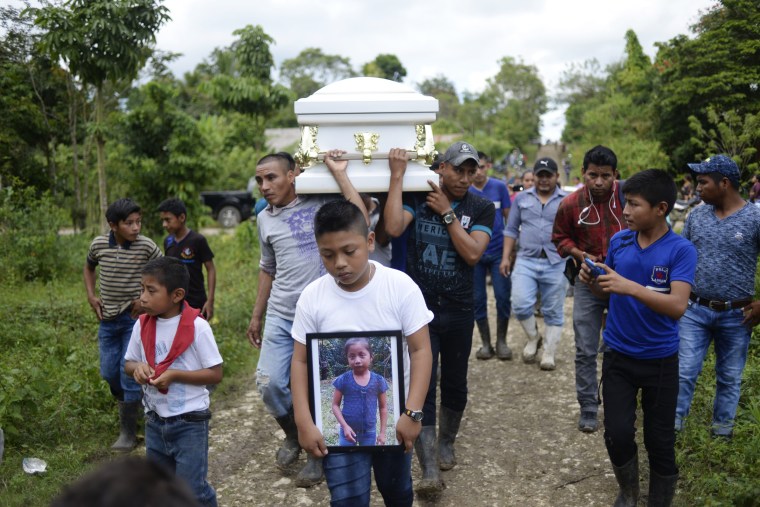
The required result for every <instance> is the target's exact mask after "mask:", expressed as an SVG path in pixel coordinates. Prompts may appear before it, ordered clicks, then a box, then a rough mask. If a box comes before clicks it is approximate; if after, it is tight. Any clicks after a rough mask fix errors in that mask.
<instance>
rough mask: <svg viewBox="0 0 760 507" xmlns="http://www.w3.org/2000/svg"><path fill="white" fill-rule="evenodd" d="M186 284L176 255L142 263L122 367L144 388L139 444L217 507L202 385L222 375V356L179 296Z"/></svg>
mask: <svg viewBox="0 0 760 507" xmlns="http://www.w3.org/2000/svg"><path fill="white" fill-rule="evenodd" d="M189 283H190V275H189V274H188V272H187V268H186V267H185V265H184V264H182V262H181V261H180V260H179V259H176V258H173V257H161V258H159V259H155V260H153V261H151V262H148V263H147V264H146V265H145V267H144V268H143V270H142V281H141V286H142V292H141V293H140V303H141V304H142V307H143V308H144V309H145V313H146V314H145V315H142V316H141V317H140V320H139V321H137V322H136V323H135V327H134V329H133V330H132V337H131V338H130V340H129V346H128V347H127V352H126V354H125V356H124V358H125V360H126V364H125V366H124V371H125V372H126V374H127V375H130V376H132V377H134V379H135V381H137V383H138V384H140V385H141V386H142V388H143V405H144V406H145V451H146V456H147V457H148V459H151V460H154V461H156V462H159V463H162V464H163V465H165V466H167V467H168V468H169V469H170V470H174V471H175V473H176V474H177V475H178V476H179V477H182V478H183V479H185V480H186V481H187V483H188V485H189V486H190V488H191V489H192V490H193V493H195V496H196V498H197V499H198V501H199V503H200V504H201V505H208V506H216V504H217V503H216V492H215V491H214V488H212V487H211V485H209V483H208V482H206V475H207V473H208V422H209V419H211V411H210V410H209V395H208V390H206V386H207V385H211V384H218V383H219V382H220V381H221V380H222V356H220V355H219V349H218V348H217V346H216V342H215V341H214V334H213V333H212V332H211V327H210V326H209V325H208V322H206V321H205V320H203V318H201V317H199V314H200V311H199V310H196V309H194V308H191V307H190V305H187V304H185V303H184V299H185V294H186V292H187V288H188V285H189Z"/></svg>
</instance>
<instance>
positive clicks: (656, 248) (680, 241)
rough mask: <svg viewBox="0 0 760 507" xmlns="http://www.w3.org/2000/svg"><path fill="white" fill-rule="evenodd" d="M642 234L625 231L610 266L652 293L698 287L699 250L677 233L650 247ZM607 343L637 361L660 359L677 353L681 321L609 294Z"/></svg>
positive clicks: (616, 240)
mask: <svg viewBox="0 0 760 507" xmlns="http://www.w3.org/2000/svg"><path fill="white" fill-rule="evenodd" d="M637 238H638V234H637V233H636V232H634V231H630V230H624V231H621V232H619V233H617V234H615V235H614V236H612V239H610V246H609V251H608V253H607V258H606V260H605V264H607V265H608V266H609V267H611V268H612V269H614V270H615V271H616V272H617V273H618V274H620V275H621V276H623V277H625V278H627V279H629V280H632V281H634V282H636V283H638V284H640V285H643V286H644V287H646V288H647V289H649V290H654V291H657V292H663V293H666V294H669V293H670V284H671V283H672V282H686V283H688V284H690V285H692V286H693V285H694V271H695V269H696V265H697V250H696V248H694V245H692V244H691V243H690V242H689V241H687V240H685V239H684V238H682V237H681V236H679V235H678V234H676V233H674V232H673V230H672V229H669V230H668V232H667V233H666V234H665V235H664V236H663V237H661V238H660V239H658V240H657V241H655V242H654V243H653V244H651V245H649V246H648V247H646V248H643V249H642V248H641V247H640V246H639V244H638V240H637ZM604 343H605V344H606V345H607V346H608V347H609V348H611V349H612V350H615V351H617V352H621V353H623V354H625V355H627V356H631V357H635V358H637V359H658V358H662V357H669V356H672V355H673V354H675V353H677V352H678V321H677V320H674V319H671V318H670V317H668V316H666V315H663V314H661V313H657V312H655V311H654V310H652V309H650V308H649V307H647V306H646V305H645V304H644V303H642V302H641V301H639V300H638V299H636V298H634V297H632V296H621V295H618V294H611V295H610V306H609V314H608V316H607V327H606V328H605V330H604Z"/></svg>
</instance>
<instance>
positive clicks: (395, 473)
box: [291, 201, 433, 506]
mask: <svg viewBox="0 0 760 507" xmlns="http://www.w3.org/2000/svg"><path fill="white" fill-rule="evenodd" d="M314 235H315V236H316V241H317V246H318V249H319V255H320V257H321V258H322V262H323V263H324V266H325V268H326V269H327V272H328V274H327V275H324V276H322V277H321V278H319V279H317V280H315V281H313V282H312V283H310V284H309V285H308V286H307V287H306V288H305V289H304V291H303V293H302V294H301V297H300V298H299V299H298V304H297V306H296V314H295V320H294V321H293V330H292V333H293V338H294V340H295V349H294V352H293V362H292V365H291V389H292V393H293V406H294V409H295V419H296V424H297V426H298V440H299V442H300V444H301V447H303V448H304V449H305V450H306V451H307V452H309V453H311V454H312V455H314V456H316V457H322V458H324V461H323V466H324V472H325V477H326V479H327V485H328V487H329V488H330V496H331V504H332V505H351V506H354V505H369V500H370V474H371V471H372V469H374V474H375V482H376V483H377V488H378V490H379V491H380V493H381V494H382V496H383V499H384V501H385V503H386V505H397V506H405V505H408V506H411V505H412V501H413V499H414V492H413V490H412V474H411V466H412V464H411V456H412V454H411V450H412V448H413V445H414V441H415V439H416V438H417V435H419V432H420V429H421V424H420V421H421V420H422V404H423V402H424V400H425V394H426V393H427V389H428V384H429V382H430V372H431V365H432V354H431V352H430V337H429V335H428V327H427V324H428V322H430V321H431V320H432V318H433V314H432V313H431V312H430V311H429V310H428V309H427V307H426V306H425V300H424V298H423V297H422V293H421V292H420V289H419V287H417V285H416V284H415V283H414V282H413V281H412V279H411V278H409V277H408V276H407V275H406V274H405V273H402V272H401V271H397V270H394V269H390V268H386V267H384V266H382V265H381V264H379V263H376V262H372V261H370V260H369V253H370V252H371V251H372V250H373V249H374V239H375V238H374V234H373V233H372V232H369V231H368V228H367V222H366V220H365V218H364V216H363V214H362V212H361V211H360V210H359V208H358V207H356V206H355V205H354V204H352V203H350V202H348V201H333V202H330V203H327V204H325V205H324V206H322V208H320V210H319V211H318V212H317V214H316V216H315V218H314ZM388 329H391V330H393V329H398V330H400V331H401V332H402V334H403V336H404V337H405V338H404V342H403V357H404V377H405V383H404V385H405V386H408V392H407V395H406V407H405V409H404V410H402V413H403V414H404V415H402V416H401V417H400V419H399V420H398V423H397V425H396V438H397V439H398V440H399V442H401V443H403V445H404V447H405V449H406V452H403V453H402V452H396V453H394V452H383V453H371V452H361V451H359V452H352V453H331V454H328V453H327V448H326V446H325V441H324V438H323V437H322V434H321V433H320V432H319V430H318V429H317V427H316V425H315V424H314V421H313V419H312V415H311V412H310V409H309V396H308V373H307V364H306V360H307V357H306V345H305V344H306V334H307V333H327V332H348V331H377V330H388Z"/></svg>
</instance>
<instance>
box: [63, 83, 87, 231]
mask: <svg viewBox="0 0 760 507" xmlns="http://www.w3.org/2000/svg"><path fill="white" fill-rule="evenodd" d="M66 85H67V86H66V88H67V90H68V92H69V132H70V134H71V162H72V170H73V176H74V209H72V210H71V218H72V221H73V222H74V230H76V231H79V230H82V229H84V228H85V226H86V225H87V211H86V210H85V208H84V206H83V205H82V187H81V184H80V179H81V178H80V176H79V143H78V141H77V101H78V100H79V96H78V94H77V93H76V92H77V90H76V86H75V85H74V78H73V76H72V75H71V74H69V75H68V79H67V80H66Z"/></svg>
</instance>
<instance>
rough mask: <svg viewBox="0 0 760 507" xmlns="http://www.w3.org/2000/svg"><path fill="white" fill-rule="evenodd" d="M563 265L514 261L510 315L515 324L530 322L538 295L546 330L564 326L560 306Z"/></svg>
mask: <svg viewBox="0 0 760 507" xmlns="http://www.w3.org/2000/svg"><path fill="white" fill-rule="evenodd" d="M564 270H565V263H564V262H558V263H557V264H554V265H552V264H551V263H550V262H549V259H544V258H540V257H520V256H518V257H517V260H516V261H515V267H514V269H513V270H512V311H513V312H514V313H515V317H517V320H525V319H527V318H529V317H530V316H531V315H533V313H534V312H535V309H536V300H537V296H536V295H537V294H538V293H539V292H540V294H541V313H542V314H543V315H544V323H546V325H547V326H561V325H562V324H564V322H565V314H564V310H563V306H564V304H565V292H567V279H566V278H565V275H564V274H563V272H564Z"/></svg>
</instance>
